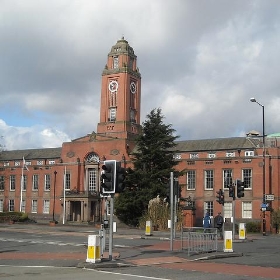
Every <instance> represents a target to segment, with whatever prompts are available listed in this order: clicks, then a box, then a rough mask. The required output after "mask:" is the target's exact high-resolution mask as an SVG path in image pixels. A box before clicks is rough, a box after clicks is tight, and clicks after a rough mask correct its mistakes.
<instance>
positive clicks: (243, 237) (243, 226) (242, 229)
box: [239, 223, 246, 239]
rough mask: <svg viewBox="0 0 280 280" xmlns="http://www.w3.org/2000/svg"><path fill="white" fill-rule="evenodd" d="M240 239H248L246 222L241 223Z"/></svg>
mask: <svg viewBox="0 0 280 280" xmlns="http://www.w3.org/2000/svg"><path fill="white" fill-rule="evenodd" d="M239 239H246V224H245V223H240V224H239Z"/></svg>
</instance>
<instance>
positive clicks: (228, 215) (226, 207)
mask: <svg viewBox="0 0 280 280" xmlns="http://www.w3.org/2000/svg"><path fill="white" fill-rule="evenodd" d="M224 217H225V218H231V217H232V203H231V202H225V204H224Z"/></svg>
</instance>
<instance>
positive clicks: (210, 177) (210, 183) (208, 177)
mask: <svg viewBox="0 0 280 280" xmlns="http://www.w3.org/2000/svg"><path fill="white" fill-rule="evenodd" d="M204 188H205V189H206V190H212V189H213V188H214V171H213V170H205V171H204Z"/></svg>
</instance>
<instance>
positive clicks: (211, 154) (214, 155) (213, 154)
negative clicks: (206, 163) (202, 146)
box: [208, 153, 216, 158]
mask: <svg viewBox="0 0 280 280" xmlns="http://www.w3.org/2000/svg"><path fill="white" fill-rule="evenodd" d="M215 157H216V154H215V153H209V154H208V158H215Z"/></svg>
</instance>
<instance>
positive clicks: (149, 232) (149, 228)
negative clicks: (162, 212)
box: [145, 221, 152, 235]
mask: <svg viewBox="0 0 280 280" xmlns="http://www.w3.org/2000/svg"><path fill="white" fill-rule="evenodd" d="M145 235H152V222H151V221H146V231H145Z"/></svg>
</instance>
